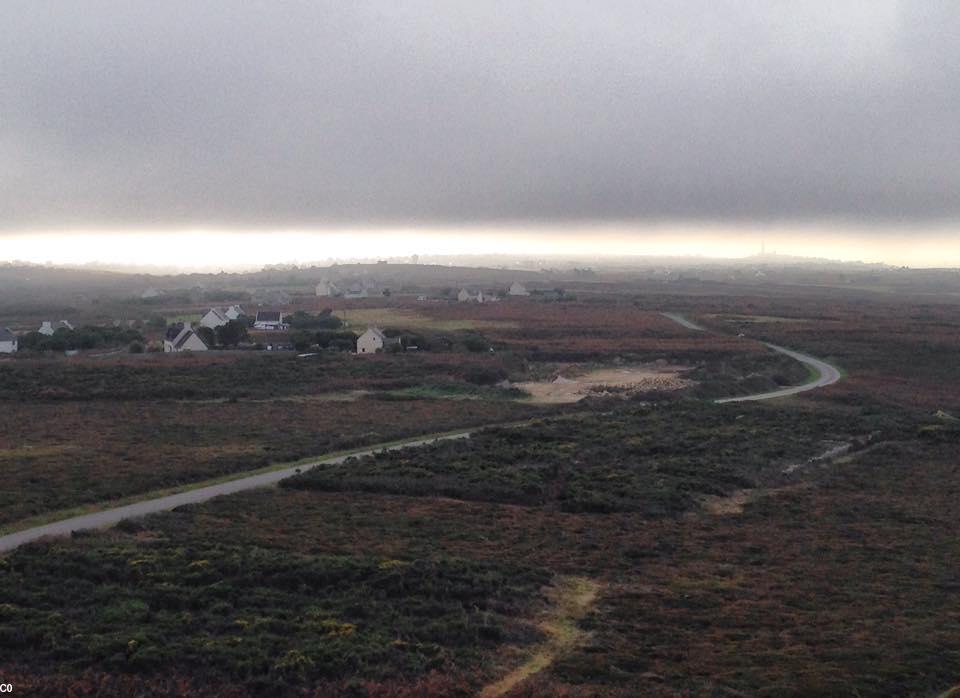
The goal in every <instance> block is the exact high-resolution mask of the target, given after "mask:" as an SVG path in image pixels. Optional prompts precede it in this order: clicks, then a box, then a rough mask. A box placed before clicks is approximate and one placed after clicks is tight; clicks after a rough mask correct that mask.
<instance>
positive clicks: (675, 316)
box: [660, 313, 707, 332]
mask: <svg viewBox="0 0 960 698" xmlns="http://www.w3.org/2000/svg"><path fill="white" fill-rule="evenodd" d="M660 314H661V315H663V316H664V317H668V318H670V319H671V320H673V321H674V322H675V323H677V324H678V325H683V326H684V327H686V328H687V329H688V330H696V331H697V332H706V329H707V328H705V327H700V325H698V324H697V323H695V322H693V321H692V320H688V319H687V318H685V317H683V315H681V314H680V313H660Z"/></svg>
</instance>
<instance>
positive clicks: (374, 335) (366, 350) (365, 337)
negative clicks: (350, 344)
mask: <svg viewBox="0 0 960 698" xmlns="http://www.w3.org/2000/svg"><path fill="white" fill-rule="evenodd" d="M399 345H400V338H399V337H388V336H387V335H385V334H384V333H383V330H381V329H380V328H379V327H368V328H367V331H366V332H364V333H363V334H362V335H360V336H359V337H357V353H358V354H377V353H379V352H381V351H386V350H387V349H389V348H390V347H393V346H399Z"/></svg>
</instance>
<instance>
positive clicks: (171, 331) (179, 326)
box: [165, 322, 183, 342]
mask: <svg viewBox="0 0 960 698" xmlns="http://www.w3.org/2000/svg"><path fill="white" fill-rule="evenodd" d="M181 332H183V323H182V322H176V323H174V324H172V325H170V327H168V328H167V333H166V335H165V338H166V339H169V340H170V341H171V342H172V341H173V340H175V339H176V338H177V335H179V334H180V333H181Z"/></svg>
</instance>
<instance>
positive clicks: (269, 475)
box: [0, 313, 840, 553]
mask: <svg viewBox="0 0 960 698" xmlns="http://www.w3.org/2000/svg"><path fill="white" fill-rule="evenodd" d="M663 315H664V316H666V317H668V318H670V319H671V320H673V321H674V322H676V323H677V324H679V325H682V326H683V327H686V328H687V329H689V330H694V331H698V332H705V331H706V330H705V328H703V327H700V326H699V325H697V324H695V323H693V322H691V321H690V320H688V319H687V318H685V317H683V316H682V315H679V314H677V313H663ZM767 346H768V347H770V348H771V349H773V350H774V351H778V352H780V353H781V354H786V355H787V356H789V357H791V358H793V359H796V360H797V361H799V362H801V363H803V364H806V365H807V366H809V367H810V368H811V369H813V371H814V372H815V373H816V378H814V379H813V380H811V381H810V382H809V383H804V384H802V385H794V386H791V387H788V388H783V389H781V390H774V391H772V392H768V393H757V394H754V395H740V396H736V397H727V398H720V399H717V400H714V402H716V403H726V402H746V401H752V400H773V399H774V398H779V397H786V396H788V395H796V394H797V393H803V392H806V391H808V390H814V389H816V388H822V387H823V386H826V385H832V384H833V383H836V382H837V381H838V380H840V371H839V370H837V368H836V367H834V366H831V365H830V364H828V363H827V362H826V361H822V360H820V359H817V358H815V357H813V356H808V355H807V354H802V353H800V352H798V351H793V350H792V349H786V348H784V347H780V346H777V345H776V344H767ZM472 431H473V430H471V429H465V430H463V431H458V432H455V433H452V434H444V435H442V436H427V437H424V438H420V439H415V440H412V441H404V442H401V443H393V444H389V445H378V446H372V447H370V448H368V449H365V450H362V451H355V452H353V453H350V454H347V455H341V456H332V457H330V458H321V459H318V460H316V461H312V462H308V463H300V464H298V465H293V466H290V467H287V468H279V469H277V470H270V471H267V472H260V473H256V474H254V475H248V476H246V477H243V476H240V477H237V478H236V479H233V480H227V481H225V482H218V483H215V484H212V485H205V486H202V487H197V488H195V489H191V490H187V491H185V492H179V493H177V494H170V495H164V496H160V497H156V498H154V499H146V500H143V501H140V502H135V503H133V504H127V505H125V506H120V507H115V508H113V509H105V510H103V511H97V512H93V513H90V514H83V515H81V516H73V517H70V518H67V519H62V520H60V521H54V522H53V523H48V524H44V525H42V526H35V527H33V528H27V529H24V530H22V531H17V532H15V533H9V534H7V535H5V536H0V553H3V552H7V551H10V550H13V549H14V548H17V547H19V546H21V545H23V544H24V543H29V542H31V541H35V540H37V539H39V538H44V537H46V536H68V535H70V534H71V533H73V532H74V531H82V530H86V529H93V528H103V527H105V526H112V525H113V524H116V523H119V522H120V521H123V520H124V519H132V518H138V517H141V516H146V515H147V514H156V513H158V512H161V511H169V510H170V509H176V508H177V507H179V506H183V505H184V504H197V503H200V502H205V501H207V500H208V499H213V498H214V497H219V496H220V495H225V494H234V493H235V492H242V491H243V490H249V489H253V488H256V487H265V486H267V485H274V484H276V483H278V482H280V480H283V479H284V478H288V477H291V476H293V475H295V474H297V473H298V472H301V471H302V470H307V469H309V468H312V467H314V466H317V465H323V464H327V463H342V462H343V461H345V460H346V459H347V458H351V457H357V456H367V455H372V454H374V453H379V452H382V451H393V450H396V449H400V448H408V447H411V446H424V445H426V444H431V443H435V442H437V441H444V440H447V439H463V438H467V437H468V436H470V434H471V432H472Z"/></svg>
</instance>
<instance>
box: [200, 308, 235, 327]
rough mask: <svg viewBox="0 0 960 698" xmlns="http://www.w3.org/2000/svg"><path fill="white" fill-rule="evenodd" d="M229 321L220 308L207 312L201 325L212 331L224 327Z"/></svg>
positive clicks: (201, 319)
mask: <svg viewBox="0 0 960 698" xmlns="http://www.w3.org/2000/svg"><path fill="white" fill-rule="evenodd" d="M229 321H230V318H228V317H227V314H226V313H225V312H223V311H222V310H220V308H210V310H208V311H207V314H206V315H204V316H203V317H202V318H200V324H201V325H203V326H204V327H209V328H210V329H211V330H215V329H217V328H218V327H222V326H223V325H226V324H227V323H228V322H229Z"/></svg>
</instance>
